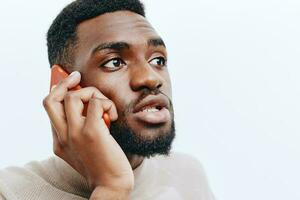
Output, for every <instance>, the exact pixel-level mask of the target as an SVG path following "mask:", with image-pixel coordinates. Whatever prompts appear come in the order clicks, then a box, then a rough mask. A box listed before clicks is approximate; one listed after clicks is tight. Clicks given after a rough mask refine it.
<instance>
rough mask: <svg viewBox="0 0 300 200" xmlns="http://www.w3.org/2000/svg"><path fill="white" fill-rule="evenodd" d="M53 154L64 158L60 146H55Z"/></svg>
mask: <svg viewBox="0 0 300 200" xmlns="http://www.w3.org/2000/svg"><path fill="white" fill-rule="evenodd" d="M53 153H54V154H55V155H57V156H59V157H61V156H62V149H61V148H60V147H59V146H58V145H55V146H53Z"/></svg>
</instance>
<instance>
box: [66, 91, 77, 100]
mask: <svg viewBox="0 0 300 200" xmlns="http://www.w3.org/2000/svg"><path fill="white" fill-rule="evenodd" d="M75 97H76V93H75V92H73V91H70V92H68V93H67V94H66V95H65V97H64V100H65V101H71V100H72V99H74V98H75Z"/></svg>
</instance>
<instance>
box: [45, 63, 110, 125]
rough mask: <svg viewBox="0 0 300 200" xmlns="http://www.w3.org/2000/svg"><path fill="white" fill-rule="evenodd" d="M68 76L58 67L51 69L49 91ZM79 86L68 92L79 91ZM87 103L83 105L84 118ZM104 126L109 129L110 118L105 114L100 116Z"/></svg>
mask: <svg viewBox="0 0 300 200" xmlns="http://www.w3.org/2000/svg"><path fill="white" fill-rule="evenodd" d="M68 76H69V74H68V73H67V72H66V71H65V70H64V69H63V68H61V67H60V66H59V65H54V66H53V67H52V68H51V81H50V90H51V88H52V86H53V85H57V84H58V83H59V82H60V81H62V80H63V79H65V78H67V77H68ZM80 89H81V86H80V85H77V86H75V87H74V88H72V89H70V90H80ZM87 106H88V105H87V103H85V104H84V109H83V112H82V114H83V115H84V116H86V112H87ZM102 118H103V120H104V122H105V124H106V126H107V127H108V128H109V127H110V118H109V115H108V114H107V113H104V114H103V116H102Z"/></svg>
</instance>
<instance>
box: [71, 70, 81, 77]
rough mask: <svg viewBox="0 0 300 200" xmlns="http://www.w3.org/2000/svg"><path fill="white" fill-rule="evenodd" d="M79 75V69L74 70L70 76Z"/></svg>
mask: <svg viewBox="0 0 300 200" xmlns="http://www.w3.org/2000/svg"><path fill="white" fill-rule="evenodd" d="M78 75H79V72H78V71H74V72H72V73H71V74H70V75H69V77H75V76H78Z"/></svg>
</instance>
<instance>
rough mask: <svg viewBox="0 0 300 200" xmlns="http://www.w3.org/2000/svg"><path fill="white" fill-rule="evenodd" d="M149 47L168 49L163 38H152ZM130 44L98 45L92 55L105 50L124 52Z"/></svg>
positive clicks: (110, 43)
mask: <svg viewBox="0 0 300 200" xmlns="http://www.w3.org/2000/svg"><path fill="white" fill-rule="evenodd" d="M147 44H148V46H154V47H157V46H163V47H166V45H165V43H164V41H163V40H162V39H161V38H151V39H149V40H148V41H147ZM129 48H130V44H128V43H127V42H122V41H120V42H108V43H102V44H100V45H98V46H97V47H96V48H94V49H93V51H92V54H95V53H96V52H99V51H102V50H105V49H112V50H116V51H122V50H124V49H129Z"/></svg>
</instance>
